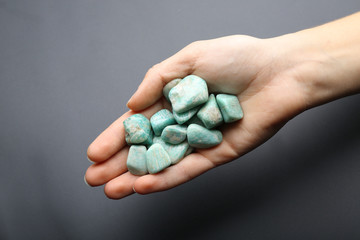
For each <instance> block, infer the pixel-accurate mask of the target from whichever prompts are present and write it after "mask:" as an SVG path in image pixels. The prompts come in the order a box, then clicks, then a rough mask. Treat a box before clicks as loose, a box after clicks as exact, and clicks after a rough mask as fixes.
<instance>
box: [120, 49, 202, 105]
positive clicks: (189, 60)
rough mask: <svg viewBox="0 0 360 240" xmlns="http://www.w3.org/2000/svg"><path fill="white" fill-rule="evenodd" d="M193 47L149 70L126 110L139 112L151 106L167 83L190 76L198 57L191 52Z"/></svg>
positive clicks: (194, 52)
mask: <svg viewBox="0 0 360 240" xmlns="http://www.w3.org/2000/svg"><path fill="white" fill-rule="evenodd" d="M193 45H194V44H190V45H188V46H187V47H185V48H183V49H182V50H180V51H179V52H178V53H176V54H175V55H173V56H172V57H170V58H168V59H166V60H164V61H162V62H161V63H159V64H156V65H154V66H153V67H152V68H150V69H149V71H148V72H147V73H146V75H145V77H144V80H143V81H142V83H141V84H140V86H139V87H138V89H137V90H136V92H135V93H134V94H133V96H132V97H131V98H130V100H129V102H128V103H127V106H128V108H130V109H131V110H133V111H141V110H143V109H145V108H147V107H149V106H151V105H152V104H154V103H155V102H156V101H158V100H159V98H160V97H161V96H162V89H163V87H164V86H165V85H166V84H167V83H168V82H170V81H171V80H173V79H176V78H184V77H185V76H187V75H189V74H191V73H192V72H193V71H194V65H195V62H196V59H197V55H198V54H196V53H197V52H198V51H193V50H191V49H193Z"/></svg>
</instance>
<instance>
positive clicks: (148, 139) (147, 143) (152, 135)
mask: <svg viewBox="0 0 360 240" xmlns="http://www.w3.org/2000/svg"><path fill="white" fill-rule="evenodd" d="M153 138H154V132H153V130H152V129H150V134H149V137H148V138H147V139H146V140H145V142H143V143H142V145H145V146H146V147H150V146H151V145H152V144H153Z"/></svg>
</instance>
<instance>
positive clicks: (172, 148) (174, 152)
mask: <svg viewBox="0 0 360 240" xmlns="http://www.w3.org/2000/svg"><path fill="white" fill-rule="evenodd" d="M153 142H154V143H158V144H161V145H162V146H163V148H164V149H165V150H166V152H167V153H168V154H169V157H170V160H171V163H172V164H176V163H178V162H180V160H182V159H183V158H184V157H185V154H186V152H187V151H188V149H189V148H190V146H189V144H188V142H187V141H184V142H182V143H180V144H177V145H173V144H170V143H167V142H165V141H164V140H162V139H161V137H154V139H153Z"/></svg>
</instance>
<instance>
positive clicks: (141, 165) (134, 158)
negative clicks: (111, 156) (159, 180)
mask: <svg viewBox="0 0 360 240" xmlns="http://www.w3.org/2000/svg"><path fill="white" fill-rule="evenodd" d="M126 165H127V168H128V170H129V172H131V173H132V174H134V175H145V174H147V173H148V171H147V166H146V147H145V146H142V145H132V146H131V147H130V149H129V153H128V157H127V161H126Z"/></svg>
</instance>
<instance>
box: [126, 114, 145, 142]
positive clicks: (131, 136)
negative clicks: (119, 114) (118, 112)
mask: <svg viewBox="0 0 360 240" xmlns="http://www.w3.org/2000/svg"><path fill="white" fill-rule="evenodd" d="M123 124H124V128H125V140H126V142H127V143H128V144H129V145H132V144H142V143H144V142H146V141H149V138H151V133H150V132H151V126H150V121H149V120H148V119H147V118H146V117H145V116H144V115H142V114H134V115H132V116H130V117H128V118H127V119H125V120H124V122H123Z"/></svg>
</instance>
